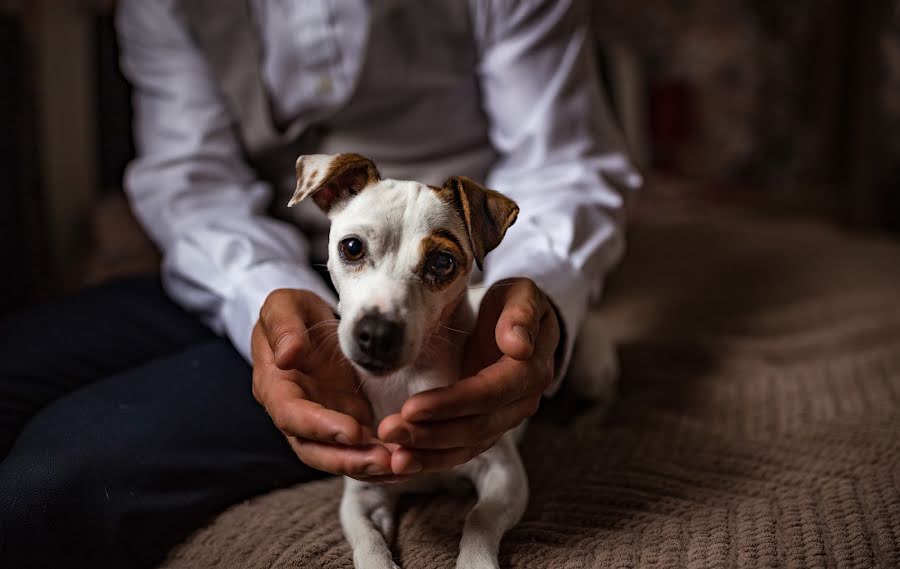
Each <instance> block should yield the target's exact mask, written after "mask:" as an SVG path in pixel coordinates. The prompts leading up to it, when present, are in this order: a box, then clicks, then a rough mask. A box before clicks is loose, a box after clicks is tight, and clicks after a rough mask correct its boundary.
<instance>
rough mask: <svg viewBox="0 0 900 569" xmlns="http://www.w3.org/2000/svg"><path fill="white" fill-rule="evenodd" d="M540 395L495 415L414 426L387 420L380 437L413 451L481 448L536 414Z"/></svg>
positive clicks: (395, 417)
mask: <svg viewBox="0 0 900 569" xmlns="http://www.w3.org/2000/svg"><path fill="white" fill-rule="evenodd" d="M539 403H540V396H539V395H535V396H528V397H523V398H521V399H519V400H517V401H514V402H512V403H511V404H509V405H504V406H503V407H501V408H499V409H497V410H496V411H494V412H493V413H488V414H485V415H474V416H470V417H463V418H461V419H450V420H448V421H428V422H419V423H412V422H408V421H404V420H403V418H402V417H401V416H400V415H391V416H389V417H386V418H385V419H384V420H383V421H382V422H381V424H380V425H379V426H378V438H379V439H381V440H383V441H385V442H389V443H396V444H399V445H402V446H403V447H406V448H409V449H423V450H428V449H431V450H445V449H452V448H457V447H469V446H478V445H481V444H483V443H484V442H485V441H492V440H496V439H498V438H500V436H501V435H503V433H505V432H506V431H508V430H510V429H512V428H515V427H516V426H518V425H519V423H521V422H522V421H523V420H524V419H526V418H527V417H530V416H531V415H533V414H534V413H535V412H536V411H537V408H538V405H539Z"/></svg>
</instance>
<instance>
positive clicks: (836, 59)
mask: <svg viewBox="0 0 900 569" xmlns="http://www.w3.org/2000/svg"><path fill="white" fill-rule="evenodd" d="M591 6H592V8H593V20H594V24H595V28H596V30H597V37H598V46H597V49H598V55H599V59H600V61H601V64H602V69H603V75H604V79H605V83H606V84H605V86H606V88H607V91H608V94H609V97H610V100H611V102H612V105H613V108H614V110H615V112H616V115H617V116H618V118H619V120H620V122H621V124H622V126H623V129H624V130H625V132H626V136H627V139H628V143H629V145H630V146H631V150H632V153H633V154H634V156H635V158H636V160H637V161H638V163H639V164H640V165H641V167H642V168H643V169H644V170H645V171H647V172H648V173H649V176H648V179H649V180H650V184H649V187H648V190H647V192H646V193H645V196H644V200H653V199H654V195H655V193H654V192H655V189H654V188H656V187H661V188H668V193H669V194H672V193H674V194H678V193H679V192H692V193H699V194H701V195H702V196H703V199H708V200H714V201H725V202H729V201H741V202H749V203H751V204H755V205H759V206H762V207H768V208H772V209H774V210H784V211H800V212H811V213H815V214H816V215H823V216H827V217H829V218H831V219H833V220H835V221H836V222H839V223H844V224H847V225H850V226H855V227H862V228H872V229H888V230H893V231H898V232H900V194H898V192H897V191H896V188H897V187H898V186H900V2H897V1H896V0H867V1H866V2H854V1H852V0H817V1H813V0H794V1H792V2H779V1H776V0H644V1H642V2H639V3H638V2H634V1H633V0H594V1H592V2H591ZM113 10H114V1H113V0H29V1H24V0H0V79H2V85H3V89H2V90H0V147H2V152H0V188H2V192H3V196H4V198H5V199H4V207H3V208H0V263H2V264H0V271H2V274H3V275H4V277H3V279H0V282H2V285H0V286H2V288H0V293H2V294H0V312H8V311H10V310H13V309H15V308H17V307H19V306H22V305H24V304H28V303H31V302H35V301H37V300H40V299H42V298H46V297H47V296H50V295H53V294H56V293H58V292H60V291H63V290H67V289H71V288H75V287H77V286H80V285H81V284H83V283H85V282H89V281H96V280H100V279H102V278H105V277H106V276H109V275H111V274H121V273H126V272H135V271H145V270H153V267H154V266H155V264H156V262H157V259H158V257H157V256H156V254H155V252H154V250H153V248H152V246H151V245H150V244H149V243H148V242H147V241H146V240H145V239H144V238H143V236H142V235H141V233H140V231H138V230H137V229H136V225H135V224H134V221H133V220H132V219H131V218H130V217H129V215H128V213H127V209H126V208H125V207H124V203H123V200H122V194H121V189H120V187H121V178H122V173H123V171H124V168H125V165H126V164H127V162H128V160H129V159H130V158H131V157H132V156H133V152H134V149H133V145H132V142H131V132H130V121H131V118H130V106H129V93H128V87H127V85H126V83H125V82H124V80H123V79H122V76H121V74H120V72H119V70H118V67H117V50H116V42H115V34H114V32H113V28H112V14H113Z"/></svg>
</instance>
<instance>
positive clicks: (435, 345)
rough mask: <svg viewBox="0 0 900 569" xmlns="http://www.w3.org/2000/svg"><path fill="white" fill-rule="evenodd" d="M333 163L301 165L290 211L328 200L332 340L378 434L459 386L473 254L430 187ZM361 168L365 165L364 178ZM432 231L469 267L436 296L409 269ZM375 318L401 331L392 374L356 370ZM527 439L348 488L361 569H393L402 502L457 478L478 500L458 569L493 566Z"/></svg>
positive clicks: (522, 487) (516, 497)
mask: <svg viewBox="0 0 900 569" xmlns="http://www.w3.org/2000/svg"><path fill="white" fill-rule="evenodd" d="M339 156H345V157H346V156H348V155H339ZM336 158H338V156H326V155H313V156H301V157H300V158H299V159H298V183H297V191H296V193H295V194H294V197H293V198H292V200H291V205H293V204H294V203H297V202H298V201H300V200H302V199H304V198H305V197H307V196H313V198H314V199H315V198H316V197H317V196H316V194H317V193H320V192H321V193H322V194H324V197H321V196H320V198H319V199H317V203H318V204H319V206H320V207H322V209H323V210H325V211H326V213H327V214H328V216H329V218H330V219H331V231H330V243H329V259H328V270H329V272H330V275H331V278H332V281H333V282H334V285H335V287H336V288H337V290H338V293H339V296H340V303H339V312H340V314H341V322H340V324H339V326H338V337H339V342H340V346H341V349H342V351H343V352H344V354H345V355H346V356H347V358H348V359H349V360H350V361H351V362H352V363H353V364H354V366H355V367H356V368H357V370H358V372H359V374H360V377H361V380H362V389H363V390H364V392H365V394H366V396H367V397H368V399H369V401H370V403H371V405H372V408H373V411H374V422H375V427H376V428H377V426H378V424H379V423H380V422H381V420H382V419H383V418H385V417H386V416H388V415H391V414H394V413H398V412H399V411H400V408H401V407H402V405H403V403H404V402H405V401H406V400H407V399H408V398H409V397H411V396H412V395H414V394H416V393H419V392H422V391H426V390H429V389H434V388H437V387H443V386H447V385H450V384H451V383H453V382H455V381H457V380H458V379H459V377H460V373H461V370H460V364H461V356H462V349H463V344H464V342H465V338H466V335H467V334H468V333H469V332H471V331H472V329H473V328H474V325H475V317H476V314H475V310H474V309H473V306H477V304H473V303H472V302H471V301H470V299H469V294H468V286H467V285H468V280H469V269H471V267H472V265H473V264H474V262H475V261H476V259H475V256H476V255H477V253H476V251H475V247H474V246H473V241H472V239H471V236H470V235H469V231H470V228H469V225H470V224H469V223H468V222H467V221H466V220H465V219H464V218H463V216H462V215H461V214H460V212H459V211H458V210H457V209H454V208H453V207H451V206H450V205H449V204H448V203H447V200H446V198H445V197H444V198H442V197H441V196H440V195H439V192H438V191H436V189H435V188H432V187H429V186H427V185H424V184H420V183H417V182H410V181H397V180H382V179H380V176H378V175H377V170H375V169H374V164H371V162H369V161H367V159H364V158H362V157H356V158H358V162H359V164H357V165H356V166H354V167H355V168H357V171H354V172H350V173H349V174H348V172H347V171H342V172H335V170H334V168H333V164H334V161H335V159H336ZM366 163H368V165H367V164H366ZM367 167H371V169H370V170H368V177H367V174H366V172H365V171H364V170H365V169H366V168H367ZM360 168H362V170H360ZM373 173H374V176H373ZM329 176H331V177H329ZM348 176H349V177H348ZM343 185H349V186H353V187H350V188H345V187H343ZM323 189H324V191H323ZM363 190H364V191H363ZM503 199H506V198H503ZM507 201H508V200H507ZM509 203H510V204H511V203H512V202H509ZM513 217H514V213H513ZM437 229H440V230H444V231H449V232H450V233H452V234H453V235H454V236H456V237H457V238H458V240H459V242H460V243H461V244H462V245H463V247H462V248H463V250H464V255H465V256H466V257H467V258H466V259H459V260H458V261H459V263H460V265H461V267H460V269H461V270H460V273H459V274H458V275H457V276H456V278H455V280H454V281H453V282H451V283H450V284H449V285H447V286H444V287H443V288H441V289H439V290H433V288H434V287H427V286H425V285H424V284H423V282H422V280H421V279H420V278H419V277H418V276H417V272H416V271H417V270H418V269H417V267H421V264H422V261H423V260H422V255H423V252H422V251H423V249H422V246H421V244H422V242H423V240H425V239H427V238H428V237H429V236H430V235H433V233H434V232H435V230H437ZM503 231H505V227H504V228H503ZM348 237H353V238H358V239H360V240H361V241H362V242H363V243H364V245H365V259H364V262H361V263H356V264H353V263H348V262H346V260H344V259H343V258H342V256H341V254H340V253H339V251H338V246H339V244H340V242H341V241H342V240H344V239H346V238H348ZM501 238H502V234H501ZM479 261H480V260H479ZM463 264H465V267H462V265H463ZM462 268H465V270H462ZM478 300H480V297H479V299H478ZM373 311H374V312H377V313H378V314H380V315H383V316H384V317H385V318H387V319H390V320H393V321H397V322H403V323H405V333H404V334H403V336H402V345H401V347H400V348H399V349H398V351H397V356H396V358H395V361H394V362H393V365H392V369H393V371H390V372H388V373H387V374H378V375H376V374H373V373H371V372H370V371H368V369H367V368H366V367H365V366H362V365H358V363H359V362H360V361H362V360H364V358H363V357H362V355H361V354H360V348H359V345H358V343H357V340H356V338H355V336H354V329H355V326H356V324H357V323H358V322H359V320H360V318H362V317H363V316H364V315H366V314H371V313H372V312H373ZM523 429H524V424H523V425H522V426H521V427H520V428H517V429H514V430H513V431H510V432H508V433H506V434H505V435H504V436H503V437H502V438H501V439H500V440H499V441H498V442H497V443H496V444H495V445H494V446H493V447H491V448H490V449H489V450H487V451H485V452H484V453H482V454H481V455H479V456H477V457H475V458H473V459H472V460H470V461H469V462H467V463H465V464H463V465H460V466H458V467H456V468H453V469H452V470H450V471H447V472H444V473H440V474H424V475H418V476H415V477H413V478H412V479H410V480H408V481H406V482H403V483H400V484H396V485H385V484H375V483H368V482H362V481H359V480H355V479H352V478H345V485H344V495H343V499H342V501H341V508H340V518H341V524H342V526H343V529H344V534H345V536H346V538H347V540H348V541H349V543H350V545H351V547H352V549H353V560H354V564H355V566H356V568H357V569H382V568H383V569H393V568H396V567H398V566H397V565H396V564H395V563H394V561H393V558H392V555H391V551H390V548H389V544H390V543H391V542H392V540H393V538H394V534H395V529H396V525H395V519H394V518H395V516H394V509H395V505H396V503H397V498H398V496H399V495H400V494H402V493H407V492H420V491H427V490H430V489H435V488H438V487H440V486H443V485H444V484H446V483H448V482H450V481H452V480H455V479H459V478H465V479H468V480H470V481H471V482H472V483H473V484H474V486H475V489H476V491H477V494H478V501H477V503H476V504H475V506H474V508H473V509H472V510H471V512H470V513H469V514H468V516H467V518H466V521H465V526H464V529H463V535H462V540H461V542H460V552H459V557H458V559H457V567H458V568H460V569H462V568H467V569H468V568H476V567H477V568H492V567H497V566H498V565H497V553H498V549H499V545H500V540H501V538H502V537H503V535H504V533H505V532H506V531H507V530H508V529H509V528H511V527H512V526H513V525H515V524H516V523H517V522H518V521H519V519H520V518H521V516H522V514H523V513H524V511H525V508H526V505H527V502H528V482H527V478H526V475H525V469H524V467H523V465H522V461H521V459H520V457H519V453H518V450H517V448H516V442H517V438H518V437H519V435H520V434H521V433H522V431H523Z"/></svg>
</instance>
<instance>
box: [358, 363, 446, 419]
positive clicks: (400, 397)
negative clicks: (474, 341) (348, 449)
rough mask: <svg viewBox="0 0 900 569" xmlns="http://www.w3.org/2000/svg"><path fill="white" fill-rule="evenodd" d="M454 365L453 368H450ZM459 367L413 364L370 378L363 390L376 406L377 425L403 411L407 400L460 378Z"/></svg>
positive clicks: (373, 408)
mask: <svg viewBox="0 0 900 569" xmlns="http://www.w3.org/2000/svg"><path fill="white" fill-rule="evenodd" d="M447 367H450V369H447ZM457 369H458V366H449V365H448V366H445V367H442V368H439V369H437V368H436V369H420V368H415V367H410V368H406V369H403V370H401V371H399V372H397V373H395V374H391V375H389V376H386V377H368V378H366V379H365V381H364V382H363V391H365V393H366V397H367V398H368V400H369V403H371V405H372V412H373V414H374V420H375V428H376V429H377V428H378V425H379V423H381V420H382V419H384V418H385V417H387V416H388V415H392V414H394V413H399V412H400V408H401V407H403V403H405V402H406V400H407V399H409V398H410V397H412V396H413V395H415V394H416V393H421V392H422V391H427V390H429V389H435V388H438V387H446V386H448V385H450V384H451V383H453V382H455V381H456V380H457V379H458V377H457V376H458V373H457Z"/></svg>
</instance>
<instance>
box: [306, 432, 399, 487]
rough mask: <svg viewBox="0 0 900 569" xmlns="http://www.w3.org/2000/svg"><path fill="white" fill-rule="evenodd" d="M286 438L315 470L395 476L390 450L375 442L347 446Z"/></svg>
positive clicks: (367, 475)
mask: <svg viewBox="0 0 900 569" xmlns="http://www.w3.org/2000/svg"><path fill="white" fill-rule="evenodd" d="M288 441H289V442H290V444H291V448H292V449H294V453H296V455H297V456H298V457H299V458H300V460H302V461H303V462H304V463H305V464H307V465H309V466H311V467H313V468H316V469H318V470H323V471H325V472H331V473H332V474H341V475H344V476H352V477H354V478H356V477H375V476H395V473H393V472H392V471H391V453H390V452H388V450H387V449H386V448H384V447H383V446H381V445H378V444H374V445H368V446H355V447H348V446H342V445H331V444H326V443H321V442H318V441H311V440H308V439H298V438H295V437H289V438H288Z"/></svg>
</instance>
